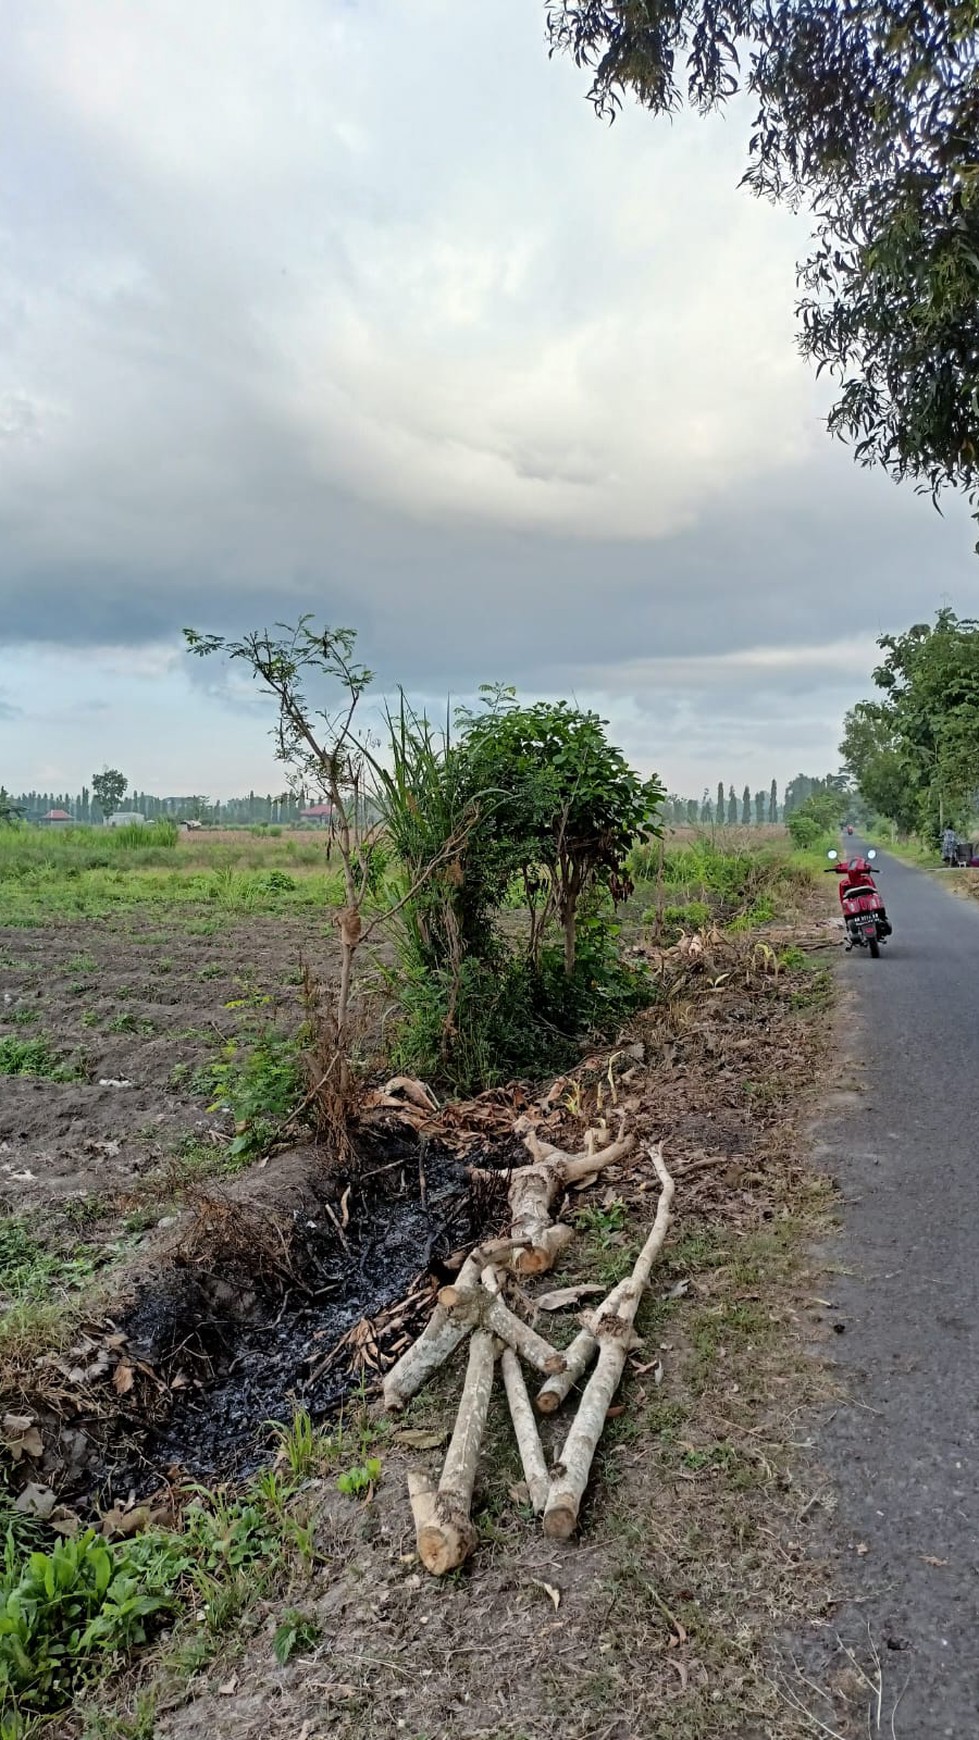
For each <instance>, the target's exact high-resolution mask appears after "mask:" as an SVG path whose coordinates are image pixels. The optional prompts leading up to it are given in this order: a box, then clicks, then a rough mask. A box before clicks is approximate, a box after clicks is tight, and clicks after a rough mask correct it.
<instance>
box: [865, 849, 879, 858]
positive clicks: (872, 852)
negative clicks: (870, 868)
mask: <svg viewBox="0 0 979 1740" xmlns="http://www.w3.org/2000/svg"><path fill="white" fill-rule="evenodd" d="M876 856H877V848H876V846H871V848H870V851H869V852H868V853H867V857H868V858H876Z"/></svg>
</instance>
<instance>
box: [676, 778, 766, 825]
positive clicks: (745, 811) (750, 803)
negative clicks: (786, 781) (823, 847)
mask: <svg viewBox="0 0 979 1740" xmlns="http://www.w3.org/2000/svg"><path fill="white" fill-rule="evenodd" d="M788 789H789V790H791V787H789V788H788ZM782 816H783V806H782V805H781V804H780V803H779V797H778V782H777V780H774V779H773V780H772V783H771V785H770V786H769V787H768V789H767V790H765V791H756V792H754V793H753V792H752V790H751V787H750V785H746V786H745V787H744V789H743V791H742V793H741V796H740V797H739V796H738V794H737V792H736V791H735V789H734V786H733V785H729V786H725V784H724V781H723V780H720V781H719V782H718V786H717V798H716V801H715V799H714V798H712V796H711V794H710V791H709V790H707V789H705V790H704V794H703V796H702V797H701V798H686V797H679V796H677V795H676V794H675V793H674V794H673V795H671V796H670V797H668V798H667V800H666V802H665V804H664V806H663V819H664V821H666V822H668V823H669V824H671V825H672V826H673V827H675V828H698V827H708V828H711V827H742V828H750V827H759V828H761V827H765V826H767V825H769V824H774V823H776V822H780V821H781V820H782Z"/></svg>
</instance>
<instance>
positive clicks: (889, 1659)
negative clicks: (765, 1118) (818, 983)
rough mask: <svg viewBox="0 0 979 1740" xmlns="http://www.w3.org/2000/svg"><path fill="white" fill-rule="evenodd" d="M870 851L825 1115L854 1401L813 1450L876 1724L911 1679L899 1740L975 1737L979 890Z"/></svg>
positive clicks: (840, 1313)
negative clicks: (829, 1490)
mask: <svg viewBox="0 0 979 1740" xmlns="http://www.w3.org/2000/svg"><path fill="white" fill-rule="evenodd" d="M880 864H881V876H880V889H881V893H882V894H883V896H884V899H885V901H886V903H887V909H888V914H889V916H890V918H891V919H892V922H893V924H894V936H893V939H892V940H891V941H890V942H889V943H888V944H887V945H886V947H885V948H884V949H883V951H882V953H881V958H880V960H879V961H874V960H871V959H870V957H869V955H867V954H866V953H865V952H864V951H863V950H855V951H854V952H853V953H852V954H851V955H850V956H848V957H847V958H846V960H845V962H844V963H843V968H842V971H843V980H844V986H845V988H846V990H847V991H849V992H852V993H853V994H854V995H853V997H852V998H851V999H849V1000H848V1001H849V1004H850V1007H851V1008H852V1009H855V1013H856V1017H857V1020H856V1025H855V1044H854V1049H855V1052H856V1055H857V1056H858V1058H859V1059H860V1062H859V1063H858V1065H857V1067H856V1070H855V1080H856V1082H857V1083H858V1084H859V1085H860V1087H861V1088H862V1089H863V1091H862V1092H861V1093H859V1094H856V1095H854V1096H853V1101H852V1103H851V1104H849V1105H847V1106H846V1107H845V1109H843V1110H842V1111H841V1112H840V1113H839V1114H838V1116H837V1117H836V1118H835V1119H834V1120H833V1121H832V1122H831V1123H830V1124H829V1125H828V1126H827V1127H826V1128H825V1129H824V1131H823V1132H822V1134H823V1136H824V1138H825V1140H826V1142H827V1144H828V1146H829V1150H830V1155H831V1158H832V1167H833V1170H834V1172H835V1174H836V1176H837V1177H838V1178H839V1180H840V1183H841V1186H842V1189H843V1194H844V1199H845V1204H846V1207H845V1212H844V1230H843V1234H842V1237H841V1240H840V1247H839V1250H838V1253H837V1254H838V1256H839V1257H840V1259H841V1261H842V1263H843V1264H844V1265H845V1266H846V1267H847V1268H848V1269H849V1270H850V1271H851V1273H850V1274H849V1275H848V1276H845V1277H840V1278H836V1277H834V1278H833V1279H832V1281H831V1282H830V1283H829V1296H830V1297H832V1299H833V1300H834V1304H835V1307H836V1308H835V1310H834V1313H833V1316H834V1320H836V1321H840V1322H842V1323H843V1324H845V1331H844V1333H843V1334H842V1335H841V1336H840V1339H839V1341H838V1342H837V1343H836V1345H835V1347H834V1352H835V1353H837V1354H838V1355H839V1356H840V1358H841V1360H842V1361H843V1363H844V1365H848V1366H849V1367H850V1368H851V1372H850V1376H851V1379H852V1382H853V1389H852V1394H853V1396H854V1397H855V1399H856V1401H857V1402H858V1403H859V1404H861V1405H859V1406H854V1405H851V1406H848V1407H846V1408H843V1409H841V1410H840V1411H839V1412H838V1413H837V1414H836V1416H835V1418H834V1419H833V1420H832V1421H831V1422H830V1424H829V1425H828V1427H827V1429H826V1432H825V1435H824V1439H823V1445H822V1448H823V1452H824V1456H825V1460H826V1462H827V1464H828V1467H829V1470H830V1472H831V1474H832V1475H833V1477H834V1479H835V1482H836V1484H837V1487H838V1491H839V1493H840V1509H839V1520H840V1522H841V1523H842V1526H843V1539H844V1541H846V1542H849V1543H850V1549H849V1551H848V1553H847V1558H848V1561H849V1563H848V1567H847V1569H848V1571H849V1572H850V1573H851V1576H852V1581H853V1584H854V1587H855V1591H856V1594H857V1597H858V1600H857V1603H856V1604H855V1605H854V1606H853V1607H852V1608H851V1609H850V1610H849V1611H848V1612H847V1614H846V1615H845V1617H844V1626H845V1631H846V1632H847V1633H848V1634H849V1638H850V1640H851V1641H853V1642H855V1643H856V1644H857V1645H858V1646H859V1645H860V1644H861V1642H862V1645H863V1648H862V1650H861V1654H862V1655H866V1647H867V1625H868V1624H869V1626H870V1631H871V1634H872V1636H873V1638H874V1640H875V1642H876V1644H877V1647H878V1649H879V1651H880V1656H881V1660H882V1663H883V1669H884V1685H885V1703H884V1721H883V1725H882V1729H881V1732H882V1733H884V1734H887V1733H889V1732H890V1729H889V1722H890V1706H891V1704H892V1703H893V1698H894V1696H895V1694H896V1693H897V1692H899V1691H900V1689H901V1687H902V1686H903V1685H904V1684H905V1681H907V1690H906V1692H905V1694H904V1697H903V1700H902V1701H901V1704H900V1707H899V1709H898V1713H897V1717H896V1721H895V1733H896V1735H897V1740H945V1737H946V1736H950V1735H954V1736H955V1740H979V901H975V902H973V901H966V900H964V899H961V898H957V897H956V896H955V895H954V894H952V893H951V892H950V891H949V890H948V889H947V887H945V886H943V885H942V883H941V882H940V881H939V880H937V879H935V878H933V877H930V876H928V875H926V874H923V873H922V872H920V871H915V870H911V869H909V868H908V867H907V866H906V865H903V864H900V863H898V862H897V861H896V860H895V859H893V858H890V857H883V856H882V858H881V860H880ZM859 1543H863V1544H864V1545H865V1547H866V1549H867V1551H866V1552H865V1553H864V1554H862V1555H861V1554H858V1553H857V1552H856V1547H857V1544H859ZM936 1560H937V1561H939V1563H937V1564H936V1563H933V1562H932V1561H936ZM909 1675H910V1678H908V1676H909ZM874 1732H875V1733H876V1729H875V1730H874Z"/></svg>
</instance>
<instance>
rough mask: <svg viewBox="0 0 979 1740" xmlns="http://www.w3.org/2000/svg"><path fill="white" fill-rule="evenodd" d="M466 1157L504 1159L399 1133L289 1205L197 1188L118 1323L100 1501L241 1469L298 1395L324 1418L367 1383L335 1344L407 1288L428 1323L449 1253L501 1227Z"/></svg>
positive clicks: (255, 1459) (261, 1458)
mask: <svg viewBox="0 0 979 1740" xmlns="http://www.w3.org/2000/svg"><path fill="white" fill-rule="evenodd" d="M470 1164H475V1165H478V1166H480V1167H489V1168H491V1169H492V1168H494V1166H495V1167H497V1168H498V1167H499V1156H494V1155H493V1154H492V1153H485V1152H484V1153H480V1154H470V1155H469V1156H468V1157H467V1164H463V1163H462V1162H461V1161H460V1160H459V1159H458V1158H457V1156H456V1155H454V1154H453V1153H451V1152H450V1151H449V1150H448V1149H446V1148H443V1147H440V1146H438V1145H435V1144H426V1143H425V1141H424V1138H421V1139H419V1138H417V1137H416V1136H414V1135H413V1134H412V1133H410V1132H409V1133H407V1134H406V1133H405V1132H404V1130H400V1131H398V1132H396V1133H391V1132H388V1133H386V1134H385V1135H384V1137H383V1145H382V1143H381V1141H380V1140H378V1141H375V1143H374V1144H373V1145H372V1151H371V1152H369V1153H367V1154H366V1155H365V1156H364V1158H363V1163H362V1166H361V1168H360V1171H359V1173H358V1175H357V1177H354V1178H352V1179H350V1180H341V1181H339V1183H338V1181H337V1179H336V1178H335V1177H333V1178H329V1179H326V1178H324V1180H323V1182H322V1185H321V1186H317V1185H316V1183H315V1181H314V1182H313V1184H312V1185H311V1187H310V1190H309V1191H308V1192H307V1195H306V1199H305V1201H304V1202H303V1205H302V1206H301V1207H294V1208H292V1210H291V1211H290V1212H289V1213H288V1214H287V1215H282V1214H281V1213H280V1214H275V1213H274V1212H272V1211H270V1210H266V1211H260V1210H256V1209H255V1208H254V1207H246V1208H241V1207H239V1206H238V1205H236V1204H234V1203H233V1202H230V1201H229V1200H228V1199H226V1198H225V1199H222V1198H220V1197H217V1196H212V1197H210V1198H204V1199H202V1201H201V1202H200V1204H199V1205H198V1210H197V1216H196V1219H195V1223H194V1226H193V1227H192V1228H191V1229H190V1232H189V1234H188V1236H187V1239H186V1240H185V1242H184V1245H183V1247H178V1249H177V1251H176V1253H175V1256H174V1259H173V1261H172V1263H171V1264H170V1265H169V1267H168V1268H167V1270H166V1271H165V1272H164V1273H163V1274H161V1275H160V1276H159V1278H158V1279H154V1280H151V1281H149V1282H147V1283H146V1284H145V1285H144V1286H143V1287H141V1289H140V1293H139V1296H138V1298H137V1301H136V1303H135V1305H134V1307H133V1308H132V1309H131V1310H130V1311H129V1313H128V1315H127V1316H126V1317H125V1319H124V1320H122V1321H121V1322H120V1323H119V1330H120V1331H121V1333H122V1334H124V1335H125V1336H126V1355H125V1357H126V1359H127V1360H128V1361H129V1362H131V1364H132V1367H133V1370H134V1373H135V1380H136V1381H135V1382H134V1384H133V1388H132V1391H131V1393H130V1394H129V1395H127V1396H125V1397H122V1398H120V1405H119V1409H118V1411H117V1412H116V1414H115V1418H114V1421H113V1426H112V1431H111V1433H110V1435H109V1436H110V1442H109V1443H108V1444H106V1445H105V1446H104V1450H103V1454H102V1455H101V1457H100V1458H99V1462H98V1466H97V1467H96V1466H93V1465H90V1466H89V1470H88V1475H87V1479H86V1485H87V1486H88V1489H89V1490H88V1497H89V1498H90V1500H91V1501H93V1502H96V1501H97V1502H98V1503H100V1504H104V1503H105V1502H106V1501H107V1500H109V1499H117V1498H124V1497H125V1496H126V1495H127V1494H128V1493H130V1492H132V1491H135V1492H136V1493H137V1494H138V1495H140V1496H142V1495H145V1494H146V1493H148V1492H150V1491H152V1490H154V1489H157V1488H159V1487H160V1486H161V1485H162V1484H164V1483H169V1482H172V1481H173V1480H174V1479H201V1480H205V1479H206V1480H209V1481H214V1480H217V1479H239V1478H242V1477H245V1476H247V1475H248V1474H250V1473H253V1472H254V1471H255V1470H256V1469H257V1468H259V1467H260V1466H261V1465H262V1464H263V1463H264V1462H266V1461H267V1460H268V1458H269V1454H270V1445H271V1434H270V1432H269V1429H268V1422H269V1421H271V1420H285V1421H288V1420H289V1419H290V1418H291V1416H292V1414H293V1412H294V1411H295V1410H296V1409H297V1408H300V1407H302V1408H306V1409H308V1410H309V1412H310V1414H311V1415H312V1416H313V1418H314V1419H325V1418H328V1417H330V1416H331V1415H335V1414H336V1412H337V1411H338V1409H339V1408H340V1407H341V1406H342V1403H343V1401H344V1399H345V1398H346V1397H347V1396H349V1395H350V1394H351V1393H352V1392H354V1391H359V1390H361V1389H362V1388H363V1387H367V1388H368V1389H369V1388H370V1387H372V1382H373V1379H374V1376H375V1374H376V1372H377V1370H378V1369H379V1368H378V1367H377V1366H375V1368H374V1373H372V1371H371V1370H370V1368H369V1366H365V1365H360V1366H358V1364H357V1361H356V1359H354V1360H351V1359H349V1358H336V1357H331V1355H335V1353H336V1352H337V1350H338V1348H339V1344H341V1343H343V1341H344V1338H345V1337H347V1336H348V1335H349V1334H350V1332H351V1331H352V1330H354V1328H355V1326H356V1325H358V1324H360V1323H363V1322H365V1321H366V1322H367V1323H368V1324H369V1323H370V1321H371V1320H372V1319H375V1318H377V1319H381V1320H383V1315H384V1313H385V1311H387V1310H389V1308H390V1307H392V1306H394V1305H395V1304H396V1303H397V1302H398V1301H399V1300H402V1299H404V1298H405V1297H406V1295H408V1294H411V1293H413V1292H414V1293H416V1294H417V1295H418V1300H417V1304H416V1306H415V1307H414V1315H415V1319H416V1321H415V1322H414V1323H411V1324H409V1325H408V1326H407V1332H408V1334H409V1336H410V1335H413V1334H416V1333H418V1331H419V1330H420V1328H421V1326H422V1323H423V1321H424V1316H425V1311H426V1308H427V1305H428V1304H429V1303H430V1301H431V1299H432V1298H433V1297H434V1292H435V1289H436V1287H437V1285H438V1284H439V1283H440V1282H441V1281H444V1280H446V1279H448V1277H449V1273H450V1271H449V1270H448V1269H447V1268H446V1267H445V1262H446V1259H447V1258H449V1257H450V1256H451V1255H452V1253H453V1252H456V1251H458V1250H461V1249H463V1248H465V1247H468V1246H471V1245H472V1244H473V1243H475V1242H477V1241H478V1239H479V1238H480V1237H481V1236H484V1235H485V1234H486V1233H488V1232H491V1231H492V1232H495V1231H497V1230H499V1227H500V1225H501V1221H502V1218H504V1216H503V1204H504V1202H505V1186H504V1183H503V1180H504V1178H505V1173H504V1172H502V1171H501V1173H500V1179H501V1187H500V1190H499V1192H495V1191H494V1190H493V1189H492V1188H490V1189H487V1188H486V1186H485V1184H483V1185H481V1186H479V1187H474V1185H473V1182H472V1180H471V1178H470V1175H469V1171H468V1166H469V1165H470ZM372 1174H373V1176H372ZM348 1184H349V1195H346V1192H347V1188H348ZM345 1196H346V1201H345V1200H344V1199H345ZM331 1210H332V1214H331V1212H330V1211H331ZM344 1220H345V1221H346V1224H344ZM338 1223H339V1224H338ZM426 1283H427V1285H426ZM399 1333H401V1334H404V1326H402V1329H401V1330H400V1332H399ZM384 1363H389V1361H388V1360H385V1361H384Z"/></svg>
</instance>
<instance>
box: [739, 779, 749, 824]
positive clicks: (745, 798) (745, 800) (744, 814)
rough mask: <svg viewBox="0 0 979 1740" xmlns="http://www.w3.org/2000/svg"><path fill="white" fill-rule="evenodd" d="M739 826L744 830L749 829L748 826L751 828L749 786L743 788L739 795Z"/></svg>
mask: <svg viewBox="0 0 979 1740" xmlns="http://www.w3.org/2000/svg"><path fill="white" fill-rule="evenodd" d="M741 825H742V827H744V828H750V826H751V787H750V785H746V786H745V788H744V791H743V792H742V794H741Z"/></svg>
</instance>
